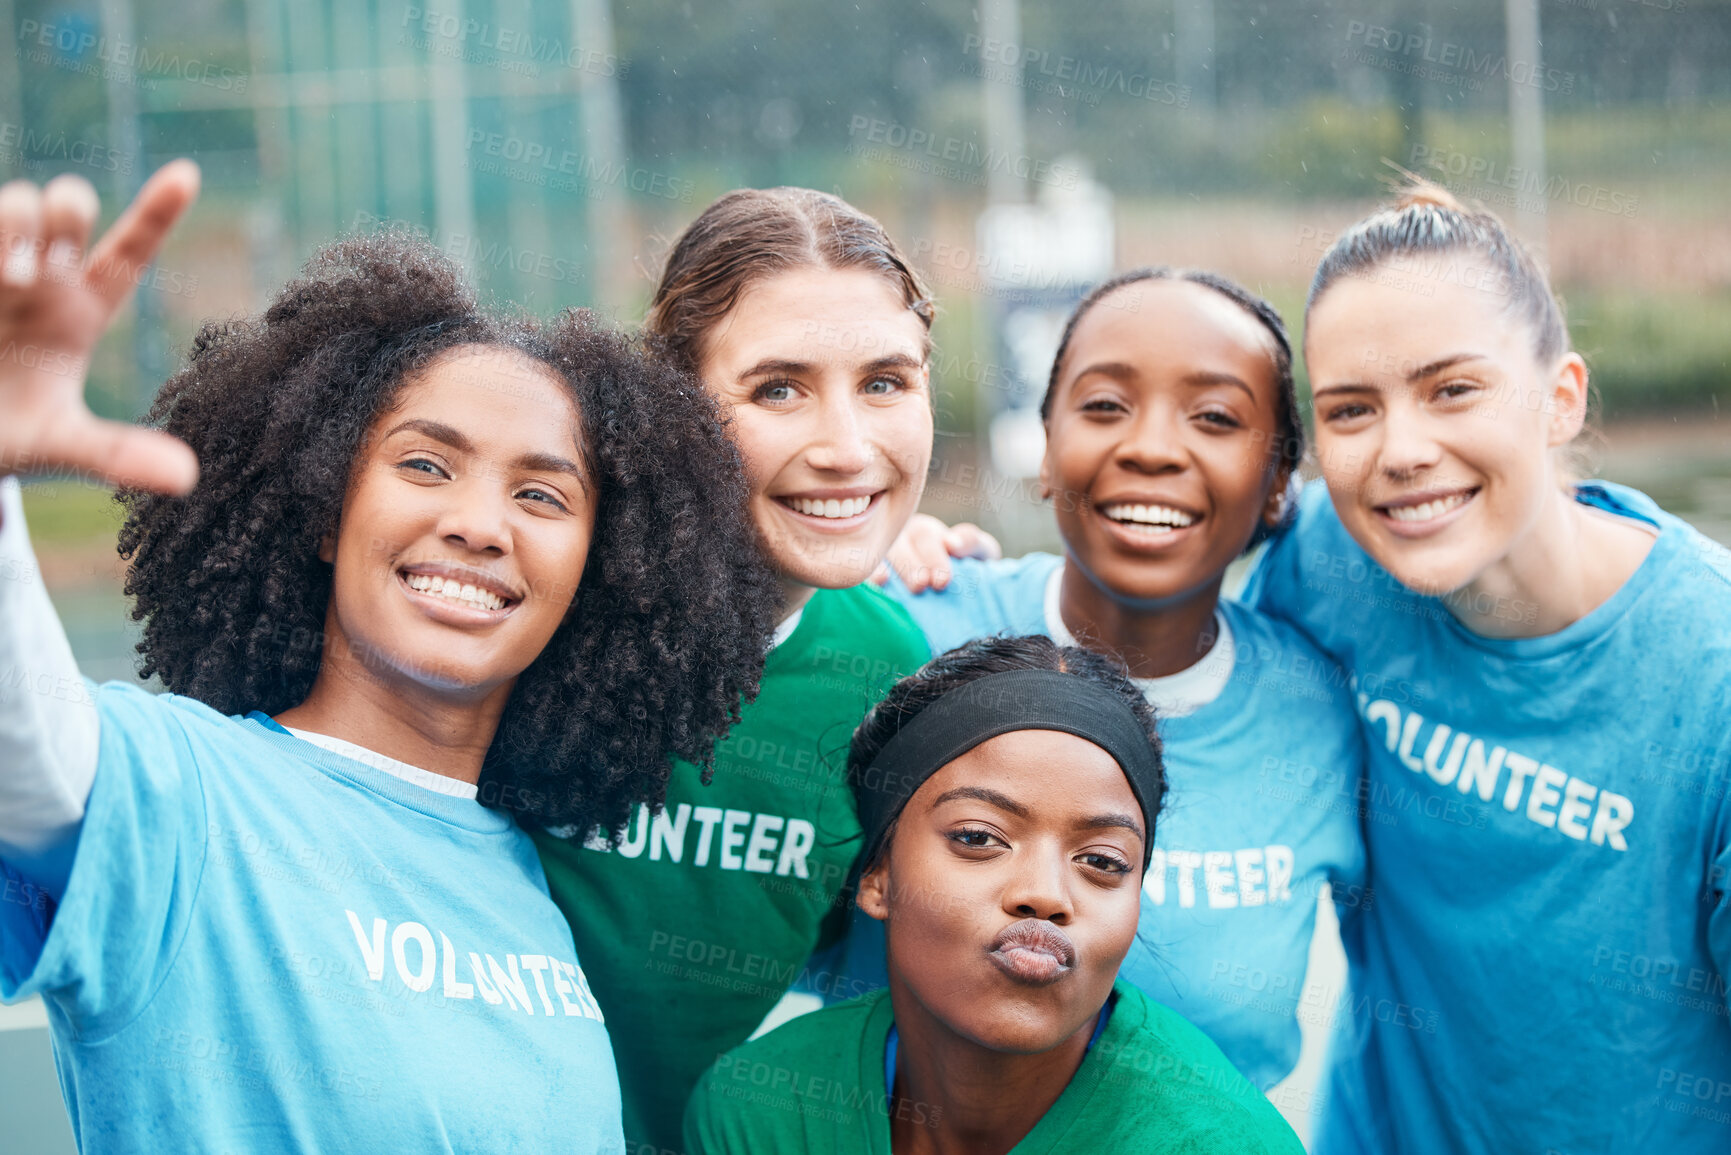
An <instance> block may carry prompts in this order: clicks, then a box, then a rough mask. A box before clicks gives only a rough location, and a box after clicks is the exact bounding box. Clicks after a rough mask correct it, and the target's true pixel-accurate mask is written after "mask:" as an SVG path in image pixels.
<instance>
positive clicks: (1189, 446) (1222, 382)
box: [1040, 280, 1285, 602]
mask: <svg viewBox="0 0 1731 1155" xmlns="http://www.w3.org/2000/svg"><path fill="white" fill-rule="evenodd" d="M1274 353H1275V346H1274V341H1273V338H1272V337H1271V335H1270V334H1269V333H1268V331H1267V330H1266V329H1264V328H1263V327H1262V325H1261V323H1260V322H1258V321H1257V320H1256V319H1255V318H1254V317H1252V316H1251V315H1250V314H1248V313H1246V312H1245V311H1244V310H1243V309H1242V308H1241V307H1239V306H1238V305H1237V304H1236V303H1234V302H1233V301H1231V300H1229V299H1228V298H1226V297H1224V296H1222V295H1221V294H1219V293H1217V292H1215V291H1214V290H1212V289H1209V288H1207V287H1205V286H1202V285H1197V284H1192V283H1189V282H1186V281H1176V280H1173V281H1159V280H1149V281H1137V282H1134V283H1132V284H1129V285H1126V286H1125V287H1124V288H1122V289H1119V290H1117V291H1116V292H1114V293H1112V294H1110V295H1109V296H1107V297H1104V298H1102V299H1101V300H1100V301H1099V302H1098V303H1097V304H1096V305H1095V306H1094V308H1092V309H1091V310H1089V311H1088V313H1086V314H1085V315H1084V316H1083V317H1082V319H1081V321H1080V322H1078V323H1077V325H1076V330H1075V332H1074V333H1073V334H1072V336H1071V339H1070V347H1069V350H1068V352H1067V353H1066V354H1065V358H1064V364H1063V365H1062V366H1060V369H1059V377H1058V382H1057V388H1056V390H1055V392H1054V394H1053V397H1052V409H1051V415H1050V417H1049V418H1048V420H1047V423H1046V456H1045V460H1044V461H1043V463H1042V465H1041V470H1040V479H1041V483H1042V484H1043V486H1044V487H1045V489H1046V491H1047V492H1048V493H1049V494H1051V495H1052V496H1053V497H1054V499H1055V505H1056V509H1057V516H1058V528H1059V531H1060V532H1061V533H1062V534H1063V536H1064V542H1065V545H1066V546H1067V547H1068V549H1069V551H1070V554H1071V556H1072V557H1073V558H1074V559H1075V560H1076V562H1077V564H1078V565H1080V566H1081V567H1082V568H1083V569H1084V570H1086V571H1087V572H1088V573H1089V574H1090V575H1092V576H1093V578H1094V580H1095V582H1096V584H1098V585H1101V586H1104V587H1105V588H1106V589H1109V590H1111V591H1112V592H1113V593H1114V594H1116V595H1118V596H1121V597H1123V598H1125V599H1127V600H1134V601H1139V602H1162V601H1168V600H1171V599H1175V598H1181V597H1185V596H1188V595H1190V594H1193V593H1195V592H1197V591H1199V590H1202V589H1205V588H1210V587H1211V586H1213V585H1215V584H1217V583H1218V582H1219V580H1220V577H1221V575H1222V574H1223V573H1225V571H1226V567H1227V566H1228V565H1229V564H1230V563H1231V562H1232V560H1233V559H1234V558H1236V557H1237V556H1238V555H1239V554H1240V553H1242V552H1243V551H1244V548H1245V546H1246V545H1248V544H1249V541H1250V538H1251V536H1252V534H1253V533H1254V532H1255V530H1256V527H1257V524H1258V522H1259V521H1262V522H1266V523H1267V524H1269V525H1273V524H1275V522H1276V521H1277V520H1278V517H1279V512H1280V506H1279V495H1280V493H1281V492H1282V490H1283V488H1284V482H1285V478H1284V476H1283V475H1281V473H1280V470H1279V466H1278V453H1277V449H1278V443H1279V440H1280V433H1279V429H1280V418H1279V416H1278V414H1279V406H1280V397H1279V387H1278V382H1277V378H1276V374H1275V364H1274Z"/></svg>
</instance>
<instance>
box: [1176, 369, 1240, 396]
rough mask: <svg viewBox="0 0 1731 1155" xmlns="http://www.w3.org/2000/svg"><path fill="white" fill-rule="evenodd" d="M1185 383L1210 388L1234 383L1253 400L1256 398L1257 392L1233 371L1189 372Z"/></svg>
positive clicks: (1185, 377)
mask: <svg viewBox="0 0 1731 1155" xmlns="http://www.w3.org/2000/svg"><path fill="white" fill-rule="evenodd" d="M1184 384H1186V385H1196V386H1200V387H1202V388H1209V387H1212V386H1215V385H1233V386H1236V387H1237V388H1239V389H1242V390H1243V391H1244V395H1245V396H1246V397H1249V398H1250V399H1251V400H1252V401H1254V400H1256V392H1255V390H1253V389H1251V388H1250V386H1248V385H1246V384H1245V383H1244V382H1243V380H1242V379H1240V378H1239V377H1237V376H1235V375H1233V374H1231V373H1220V372H1217V371H1213V370H1203V371H1202V372H1199V373H1187V374H1185V376H1184Z"/></svg>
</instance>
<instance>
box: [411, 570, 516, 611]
mask: <svg viewBox="0 0 1731 1155" xmlns="http://www.w3.org/2000/svg"><path fill="white" fill-rule="evenodd" d="M405 580H406V581H407V582H408V586H409V588H410V589H412V590H415V591H417V592H419V593H423V594H431V595H433V596H434V597H439V598H449V599H450V600H452V601H454V602H466V603H467V604H469V605H472V606H477V607H479V608H480V609H483V610H502V609H504V608H505V599H504V598H502V597H500V596H499V595H498V594H496V593H494V592H493V591H492V590H485V589H482V588H481V587H479V586H470V585H464V584H463V583H462V582H457V581H452V580H451V579H450V578H442V577H439V576H438V575H437V574H421V573H412V574H407V575H405Z"/></svg>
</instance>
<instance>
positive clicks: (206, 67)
mask: <svg viewBox="0 0 1731 1155" xmlns="http://www.w3.org/2000/svg"><path fill="white" fill-rule="evenodd" d="M18 44H19V46H20V47H21V48H25V49H27V51H26V52H25V53H24V54H23V55H24V57H25V59H27V60H30V61H32V62H33V63H37V64H52V65H53V66H54V67H56V68H60V69H63V70H65V71H69V72H82V73H86V74H90V75H101V76H103V77H104V78H105V79H111V80H128V79H131V78H132V77H134V76H157V77H169V78H176V79H180V80H185V81H188V82H190V83H192V84H201V85H204V86H205V87H207V88H216V89H220V90H221V91H224V92H230V91H232V92H245V91H246V83H247V76H246V74H245V73H243V72H236V71H235V70H234V69H232V68H227V67H224V66H222V65H218V64H211V63H208V62H206V61H203V60H199V59H198V58H196V57H192V56H188V57H186V58H184V59H183V58H182V57H181V55H180V53H178V52H168V51H155V52H153V51H151V49H150V47H149V46H148V45H145V44H139V43H135V42H133V41H130V40H116V39H113V38H111V37H108V36H98V35H97V34H96V33H94V32H91V31H89V30H87V29H81V28H73V27H69V26H61V25H55V24H44V23H42V22H41V21H39V20H21V21H19V23H18ZM50 48H52V49H54V51H55V52H57V53H59V57H58V58H52V57H50V56H49V55H48V53H47V52H46V51H45V50H46V49H50ZM92 53H94V55H95V57H96V60H97V61H99V62H100V63H101V65H102V66H103V67H98V65H97V64H96V63H93V62H91V61H88V60H86V59H84V57H85V56H87V55H90V54H92Z"/></svg>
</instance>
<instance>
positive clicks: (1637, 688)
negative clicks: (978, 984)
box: [1251, 482, 1731, 1155]
mask: <svg viewBox="0 0 1731 1155" xmlns="http://www.w3.org/2000/svg"><path fill="white" fill-rule="evenodd" d="M1577 500H1579V501H1581V502H1582V503H1583V504H1586V505H1590V506H1593V507H1595V508H1597V509H1600V510H1603V511H1605V512H1608V513H1611V514H1615V515H1618V516H1621V517H1626V518H1630V519H1633V520H1634V521H1635V522H1637V523H1639V524H1641V525H1643V526H1645V527H1648V528H1651V529H1655V530H1657V531H1658V537H1657V540H1656V541H1655V542H1654V544H1653V547H1652V551H1651V553H1649V554H1648V556H1647V558H1646V560H1645V562H1644V563H1643V564H1642V565H1641V567H1640V568H1639V569H1638V570H1637V571H1636V572H1635V574H1634V576H1632V577H1631V578H1630V579H1629V580H1628V582H1626V583H1625V584H1624V586H1623V588H1622V589H1620V590H1618V591H1617V593H1616V594H1614V595H1613V596H1612V597H1611V598H1610V599H1609V600H1608V601H1606V602H1605V603H1604V604H1603V605H1601V606H1599V607H1598V608H1597V609H1596V610H1594V611H1593V612H1592V613H1590V614H1588V615H1587V616H1586V617H1584V618H1582V619H1581V620H1580V621H1577V622H1575V623H1574V624H1573V625H1570V626H1568V627H1566V628H1565V629H1562V630H1559V631H1558V632H1556V633H1554V634H1549V635H1546V636H1544V637H1536V638H1519V639H1512V640H1499V639H1493V638H1485V637H1480V636H1479V635H1477V634H1474V633H1472V632H1470V631H1469V630H1467V629H1466V628H1465V627H1464V626H1462V625H1461V624H1460V623H1459V622H1458V621H1457V620H1456V619H1455V618H1454V616H1453V615H1452V614H1451V613H1449V611H1448V609H1447V608H1446V607H1445V606H1444V605H1443V604H1442V603H1441V602H1440V601H1439V600H1438V599H1436V598H1428V597H1422V596H1420V595H1418V594H1415V593H1412V592H1411V591H1409V590H1407V589H1406V588H1405V587H1404V586H1402V585H1401V584H1400V583H1399V582H1397V581H1396V580H1395V579H1394V578H1393V577H1392V576H1391V575H1390V574H1389V573H1388V572H1387V571H1385V570H1384V569H1382V567H1380V566H1378V565H1377V564H1376V563H1375V562H1374V561H1372V560H1371V558H1370V556H1369V555H1368V554H1366V553H1365V551H1364V550H1363V549H1361V548H1359V546H1358V544H1357V543H1356V542H1355V541H1353V540H1352V538H1351V536H1350V535H1349V534H1348V533H1347V532H1346V530H1345V528H1344V527H1343V526H1342V525H1341V523H1340V519H1339V518H1338V517H1337V516H1336V514H1335V512H1334V508H1333V506H1332V505H1331V504H1330V503H1329V501H1328V494H1327V492H1326V491H1325V490H1324V489H1323V487H1322V486H1320V485H1315V486H1311V487H1310V488H1309V489H1308V490H1307V491H1306V492H1305V494H1304V495H1303V499H1302V501H1301V502H1300V513H1299V517H1298V521H1297V524H1296V526H1295V527H1294V528H1293V530H1292V531H1291V532H1289V533H1288V534H1286V535H1284V536H1283V537H1282V538H1280V539H1278V540H1277V541H1275V542H1273V543H1271V547H1270V550H1269V553H1268V554H1267V556H1266V557H1265V558H1264V560H1263V564H1262V566H1261V567H1260V569H1259V570H1258V572H1257V574H1256V575H1255V576H1254V578H1253V581H1252V586H1251V596H1254V597H1256V598H1258V599H1259V600H1260V604H1262V605H1264V606H1266V607H1268V608H1269V609H1270V610H1271V611H1272V612H1275V613H1278V614H1281V615H1283V616H1285V617H1287V618H1289V619H1291V620H1292V621H1295V622H1297V623H1298V624H1299V625H1300V626H1302V627H1303V628H1304V629H1305V630H1306V631H1307V632H1308V633H1309V634H1310V635H1311V636H1312V637H1313V638H1315V639H1316V641H1317V642H1318V643H1320V644H1321V645H1322V646H1323V648H1324V649H1326V650H1328V651H1329V652H1330V653H1332V654H1334V655H1335V656H1336V657H1337V658H1339V659H1340V661H1341V662H1342V663H1343V664H1344V665H1345V666H1346V667H1347V669H1348V670H1349V671H1351V673H1352V675H1353V677H1354V678H1355V679H1356V683H1357V702H1358V712H1359V715H1360V717H1361V719H1362V724H1363V726H1364V729H1365V731H1366V734H1367V744H1368V747H1369V762H1368V776H1367V793H1366V808H1367V816H1366V841H1367V850H1368V853H1369V862H1370V885H1371V887H1372V888H1373V889H1374V890H1375V892H1376V895H1377V902H1376V904H1375V907H1374V908H1373V909H1371V910H1369V911H1366V912H1365V916H1364V917H1362V918H1360V919H1359V920H1357V924H1356V926H1355V927H1354V928H1353V932H1354V933H1353V936H1352V937H1351V938H1349V940H1348V944H1347V945H1348V955H1349V958H1351V960H1352V963H1353V970H1354V976H1353V986H1354V989H1355V994H1356V998H1355V1003H1354V1010H1355V1012H1356V1018H1357V1023H1356V1029H1357V1034H1358V1043H1359V1048H1358V1049H1357V1050H1356V1052H1349V1053H1347V1054H1346V1055H1344V1056H1343V1059H1342V1061H1341V1062H1340V1063H1339V1064H1338V1065H1337V1067H1336V1070H1335V1071H1334V1074H1333V1076H1332V1095H1331V1103H1332V1106H1331V1109H1330V1111H1329V1112H1328V1119H1327V1123H1326V1125H1325V1128H1324V1144H1323V1146H1322V1147H1321V1148H1319V1149H1320V1150H1323V1151H1326V1152H1329V1153H1330V1155H1339V1153H1341V1152H1375V1153H1381V1152H1437V1153H1438V1155H1441V1153H1443V1152H1451V1153H1452V1152H1486V1153H1495V1155H1503V1153H1506V1152H1513V1151H1526V1152H1538V1153H1543V1152H1559V1153H1570V1155H1572V1153H1574V1152H1589V1151H1590V1152H1661V1151H1662V1152H1665V1153H1666V1155H1707V1153H1708V1152H1724V1151H1728V1150H1731V1025H1728V1023H1727V1018H1726V1012H1727V1009H1726V1000H1725V983H1726V978H1725V976H1726V968H1727V965H1728V964H1731V904H1728V902H1727V898H1726V875H1727V872H1728V871H1731V805H1728V804H1727V801H1726V792H1727V787H1728V785H1731V554H1728V553H1727V552H1726V551H1725V550H1724V549H1723V548H1721V547H1719V546H1717V545H1715V544H1713V543H1712V542H1710V541H1709V540H1707V539H1706V538H1704V537H1702V536H1701V535H1700V534H1699V533H1697V532H1695V531H1694V530H1693V529H1691V528H1690V527H1689V526H1688V525H1686V524H1684V523H1683V522H1682V521H1679V520H1678V519H1677V518H1675V517H1672V516H1670V515H1669V514H1666V513H1664V512H1662V511H1661V510H1660V509H1659V508H1658V507H1657V506H1656V505H1655V504H1654V503H1653V501H1652V500H1651V499H1650V498H1648V497H1646V496H1645V495H1643V494H1641V493H1638V492H1636V491H1634V490H1631V489H1626V488H1623V487H1621V486H1616V485H1609V484H1604V483H1599V482H1594V483H1589V484H1586V485H1582V486H1579V487H1578V490H1577ZM1485 609H1486V611H1487V612H1491V613H1498V612H1504V613H1508V614H1520V613H1523V612H1524V610H1523V608H1522V607H1521V606H1518V605H1513V604H1511V605H1507V606H1495V605H1490V606H1486V607H1485Z"/></svg>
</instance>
